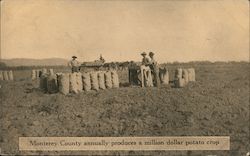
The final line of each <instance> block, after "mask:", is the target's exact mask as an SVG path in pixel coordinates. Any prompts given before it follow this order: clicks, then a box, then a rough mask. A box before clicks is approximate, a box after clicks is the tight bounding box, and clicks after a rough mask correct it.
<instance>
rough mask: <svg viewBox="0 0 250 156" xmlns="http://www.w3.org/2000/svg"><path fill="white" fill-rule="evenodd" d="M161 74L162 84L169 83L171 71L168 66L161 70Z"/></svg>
mask: <svg viewBox="0 0 250 156" xmlns="http://www.w3.org/2000/svg"><path fill="white" fill-rule="evenodd" d="M159 72H160V73H159V74H160V76H159V77H160V81H161V83H162V84H169V72H168V70H167V69H166V68H163V69H160V70H159Z"/></svg>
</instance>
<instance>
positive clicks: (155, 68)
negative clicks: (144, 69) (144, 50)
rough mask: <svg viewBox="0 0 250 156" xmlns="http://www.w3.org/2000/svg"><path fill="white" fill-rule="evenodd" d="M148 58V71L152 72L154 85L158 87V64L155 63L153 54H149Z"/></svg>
mask: <svg viewBox="0 0 250 156" xmlns="http://www.w3.org/2000/svg"><path fill="white" fill-rule="evenodd" d="M149 57H150V59H151V60H150V65H149V67H150V69H151V70H152V72H153V75H154V85H155V86H156V87H159V86H160V79H159V67H158V63H157V62H156V60H155V59H154V53H153V52H149Z"/></svg>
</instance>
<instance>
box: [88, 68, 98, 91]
mask: <svg viewBox="0 0 250 156" xmlns="http://www.w3.org/2000/svg"><path fill="white" fill-rule="evenodd" d="M90 80H91V89H93V90H99V84H98V77H97V72H90Z"/></svg>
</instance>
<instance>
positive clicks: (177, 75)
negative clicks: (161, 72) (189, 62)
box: [175, 68, 182, 80]
mask: <svg viewBox="0 0 250 156" xmlns="http://www.w3.org/2000/svg"><path fill="white" fill-rule="evenodd" d="M175 79H176V80H178V79H182V69H181V68H178V69H176V70H175Z"/></svg>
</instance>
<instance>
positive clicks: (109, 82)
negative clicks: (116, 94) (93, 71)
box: [104, 71, 113, 89]
mask: <svg viewBox="0 0 250 156" xmlns="http://www.w3.org/2000/svg"><path fill="white" fill-rule="evenodd" d="M104 78H105V86H106V88H107V89H110V88H112V86H113V85H112V76H111V72H110V71H107V72H105V73H104Z"/></svg>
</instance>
